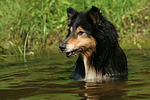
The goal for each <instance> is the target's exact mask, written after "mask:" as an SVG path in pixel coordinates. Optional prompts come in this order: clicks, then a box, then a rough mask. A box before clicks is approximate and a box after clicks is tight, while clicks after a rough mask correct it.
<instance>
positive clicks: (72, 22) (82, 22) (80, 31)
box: [59, 6, 101, 57]
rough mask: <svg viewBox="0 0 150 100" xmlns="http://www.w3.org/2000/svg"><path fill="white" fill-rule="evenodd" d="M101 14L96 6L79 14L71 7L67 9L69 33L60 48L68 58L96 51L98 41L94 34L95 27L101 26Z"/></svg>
mask: <svg viewBox="0 0 150 100" xmlns="http://www.w3.org/2000/svg"><path fill="white" fill-rule="evenodd" d="M99 14H101V13H100V12H99V9H98V8H96V7H94V6H93V7H92V8H91V9H90V10H89V11H88V12H77V11H76V10H75V9H73V8H71V7H69V8H68V9H67V15H68V26H69V29H68V31H69V32H68V35H67V38H66V40H65V41H64V42H62V43H61V44H60V47H59V48H60V50H61V51H62V52H64V53H66V55H67V57H72V56H75V55H78V54H84V53H85V52H88V51H90V52H91V51H93V50H95V47H96V41H95V38H94V37H93V36H92V34H94V27H96V26H97V25H98V24H100V19H99Z"/></svg>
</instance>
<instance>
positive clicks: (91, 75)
mask: <svg viewBox="0 0 150 100" xmlns="http://www.w3.org/2000/svg"><path fill="white" fill-rule="evenodd" d="M83 62H84V67H85V81H90V80H91V81H93V80H102V73H101V72H98V71H96V70H95V68H94V67H93V66H92V65H90V61H89V59H88V58H87V57H86V56H85V55H83Z"/></svg>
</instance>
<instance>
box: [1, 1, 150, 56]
mask: <svg viewBox="0 0 150 100" xmlns="http://www.w3.org/2000/svg"><path fill="white" fill-rule="evenodd" d="M92 5H94V6H97V7H98V8H100V10H101V12H102V13H103V14H104V15H105V16H106V17H107V18H108V20H110V21H111V22H112V23H113V24H114V25H115V26H116V28H117V30H118V32H120V37H121V39H122V38H124V37H125V36H128V37H129V38H134V37H135V35H136V34H143V35H149V31H150V30H149V27H150V23H149V20H150V17H149V16H150V12H149V5H150V2H149V0H1V1H0V54H15V55H18V54H25V53H26V52H29V51H39V50H41V49H43V48H50V47H51V46H52V45H57V44H58V43H59V42H61V41H62V40H63V39H64V38H65V35H66V34H67V15H66V9H67V8H68V7H70V6H71V7H73V8H75V9H77V10H78V11H83V10H84V11H86V10H88V9H90V8H91V7H92Z"/></svg>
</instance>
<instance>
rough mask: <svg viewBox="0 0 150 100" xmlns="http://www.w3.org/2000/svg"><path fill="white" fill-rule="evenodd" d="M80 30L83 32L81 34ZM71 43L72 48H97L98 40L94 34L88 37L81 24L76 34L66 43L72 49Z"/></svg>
mask: <svg viewBox="0 0 150 100" xmlns="http://www.w3.org/2000/svg"><path fill="white" fill-rule="evenodd" d="M79 32H83V33H82V34H81V35H79ZM69 45H71V47H73V48H72V49H78V48H80V47H85V48H86V49H95V46H96V42H95V39H94V38H93V37H92V36H90V37H88V36H87V34H86V33H85V30H84V29H83V28H82V27H81V26H79V27H78V28H77V29H76V32H75V33H74V35H73V36H72V37H70V39H69V40H68V43H67V45H66V46H67V48H68V49H70V48H69V47H70V46H69Z"/></svg>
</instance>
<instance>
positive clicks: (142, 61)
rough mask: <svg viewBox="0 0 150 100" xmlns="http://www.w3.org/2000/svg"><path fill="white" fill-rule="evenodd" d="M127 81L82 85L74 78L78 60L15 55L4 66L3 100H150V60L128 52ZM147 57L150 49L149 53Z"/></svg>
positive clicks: (1, 76) (47, 54)
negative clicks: (72, 75) (73, 73)
mask: <svg viewBox="0 0 150 100" xmlns="http://www.w3.org/2000/svg"><path fill="white" fill-rule="evenodd" d="M125 52H126V54H127V58H128V68H129V75H128V79H126V80H117V81H103V82H96V83H94V82H79V81H75V80H73V79H70V78H69V76H70V75H71V74H72V72H73V70H74V69H73V67H72V66H73V65H74V63H75V60H76V57H74V58H72V59H68V58H66V57H65V54H62V53H58V52H54V51H50V52H43V53H39V54H35V55H34V56H27V58H26V60H27V62H26V63H25V62H24V59H23V57H22V56H11V57H8V58H7V62H2V63H0V100H80V99H82V100H84V99H87V100H150V57H149V56H148V57H144V56H143V54H142V53H141V52H140V51H139V50H125ZM146 52H147V54H149V53H150V50H146Z"/></svg>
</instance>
